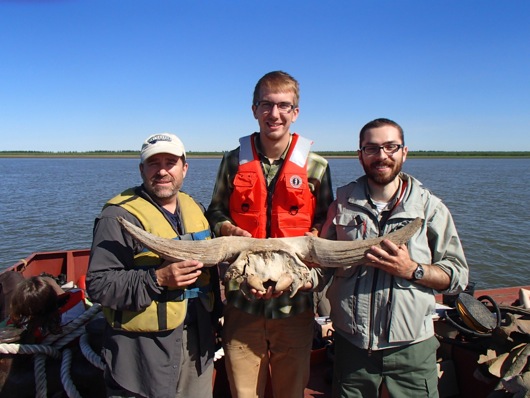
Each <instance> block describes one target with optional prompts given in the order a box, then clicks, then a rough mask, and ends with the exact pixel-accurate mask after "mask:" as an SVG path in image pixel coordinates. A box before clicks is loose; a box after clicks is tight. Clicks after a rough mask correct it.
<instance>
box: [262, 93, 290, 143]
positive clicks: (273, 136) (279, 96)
mask: <svg viewBox="0 0 530 398" xmlns="http://www.w3.org/2000/svg"><path fill="white" fill-rule="evenodd" d="M260 101H267V102H270V103H273V104H278V103H289V104H292V105H295V97H294V94H293V93H292V92H290V91H289V92H285V93H278V92H272V91H271V90H269V89H268V88H262V89H261V90H260ZM252 112H253V113H254V117H255V118H256V119H257V121H258V124H259V128H260V133H261V134H262V135H264V136H265V137H264V138H266V139H269V140H271V141H277V140H280V139H281V138H283V137H285V135H286V134H289V129H290V127H291V123H293V122H294V121H295V120H296V118H297V117H298V112H299V109H298V108H295V109H293V110H291V111H290V112H289V113H281V112H280V110H279V109H278V106H273V107H272V109H270V111H268V112H267V111H264V110H263V109H262V107H261V106H256V105H253V106H252Z"/></svg>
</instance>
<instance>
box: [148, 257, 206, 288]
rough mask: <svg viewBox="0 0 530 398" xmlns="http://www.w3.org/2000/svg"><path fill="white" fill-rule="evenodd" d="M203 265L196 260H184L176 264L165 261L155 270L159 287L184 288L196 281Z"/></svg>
mask: <svg viewBox="0 0 530 398" xmlns="http://www.w3.org/2000/svg"><path fill="white" fill-rule="evenodd" d="M202 267H204V264H203V263H201V262H199V261H196V260H185V261H179V262H177V263H171V262H169V261H165V262H164V263H163V264H162V266H161V267H160V268H157V269H156V270H155V273H156V279H157V282H158V284H159V285H160V286H167V287H176V288H180V289H182V288H185V287H188V286H190V285H192V284H193V283H195V282H196V281H197V278H198V277H199V275H201V273H202V271H201V268H202Z"/></svg>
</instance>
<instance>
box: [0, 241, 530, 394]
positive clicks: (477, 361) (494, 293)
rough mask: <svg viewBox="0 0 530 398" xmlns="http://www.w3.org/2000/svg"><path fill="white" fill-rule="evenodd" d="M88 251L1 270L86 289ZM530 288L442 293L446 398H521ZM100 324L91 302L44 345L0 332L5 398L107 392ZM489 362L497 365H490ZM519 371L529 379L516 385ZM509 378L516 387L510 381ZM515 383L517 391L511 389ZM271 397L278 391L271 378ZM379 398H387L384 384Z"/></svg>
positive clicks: (0, 387)
mask: <svg viewBox="0 0 530 398" xmlns="http://www.w3.org/2000/svg"><path fill="white" fill-rule="evenodd" d="M89 255H90V250H88V249H85V250H65V251H54V252H36V253H33V254H31V255H30V256H29V257H27V258H25V259H23V260H21V261H18V262H17V263H15V264H14V265H13V266H11V267H9V268H7V269H6V270H4V271H2V272H1V274H4V273H7V272H16V273H19V274H21V275H22V276H23V277H25V278H28V277H32V276H38V275H42V274H43V273H44V274H47V275H52V276H54V277H59V276H61V278H62V279H64V280H65V281H67V282H68V283H70V285H73V286H76V287H78V288H81V289H83V288H84V287H85V275H86V272H87V269H88V260H89ZM528 292H530V286H514V287H505V288H497V289H488V290H476V291H474V289H473V286H470V291H466V293H465V294H463V295H462V294H461V295H458V296H455V297H450V296H443V295H438V296H437V297H436V298H437V303H438V305H439V309H438V310H437V314H433V317H434V319H435V331H436V335H437V337H438V339H439V340H440V348H439V350H438V366H439V387H438V389H439V392H440V397H441V398H458V397H475V398H481V397H495V396H499V397H501V396H502V397H509V396H517V395H514V394H516V392H515V391H516V390H517V388H519V389H521V388H525V387H520V385H521V384H523V385H524V376H525V373H524V369H526V359H525V358H524V355H528V351H530V348H527V347H530V345H528V346H527V343H528V342H530V310H528V309H527V308H525V307H524V306H523V305H521V303H522V301H524V300H525V298H527V297H528V296H529V293H528ZM464 298H465V300H464ZM527 305H528V304H527ZM316 319H317V318H316ZM102 322H104V319H103V318H102V315H101V308H100V307H99V305H97V304H90V302H89V301H88V304H87V310H86V311H85V312H84V313H83V319H81V317H79V319H75V320H74V321H72V322H71V323H72V324H74V325H73V326H72V327H71V328H69V329H67V328H66V327H65V328H64V329H63V335H61V336H56V337H54V338H53V339H52V340H50V341H47V340H44V341H43V342H42V343H41V344H40V346H42V347H40V348H39V347H35V346H36V345H27V347H26V345H24V344H19V343H18V341H17V340H16V337H17V336H12V335H10V334H9V333H7V334H5V333H4V331H0V340H1V341H0V398H1V397H13V396H17V397H35V396H36V397H55V398H57V397H70V398H72V397H76V398H77V397H105V386H104V381H103V364H102V361H101V359H100V358H99V355H98V354H97V352H98V350H99V348H100V347H101V339H100V337H101V336H100V334H99V333H98V332H100V331H101V328H102ZM492 322H493V323H492ZM318 324H319V325H320V324H321V322H318ZM323 324H324V326H321V329H322V342H323V344H322V345H321V346H315V347H314V348H313V350H312V352H311V374H310V381H309V383H308V386H307V388H306V390H305V394H304V396H305V397H306V398H310V397H314V398H316V397H319V398H326V397H330V396H331V374H332V367H333V329H332V327H331V325H327V324H326V321H325V320H324V322H323ZM69 325H70V324H69ZM11 329H13V328H11ZM63 340H66V342H64V341H63ZM518 358H519V362H521V361H523V360H524V361H523V362H524V366H522V367H521V369H518V370H517V373H515V374H513V376H514V377H512V378H509V377H508V376H509V371H510V370H511V371H512V373H513V372H514V369H513V368H514V364H515V363H516V362H517V359H518ZM490 368H494V369H495V370H488V369H490ZM495 373H496V374H495ZM517 377H519V379H521V380H523V381H522V382H521V380H519V383H518V384H517V383H516V382H517V381H518V379H517ZM503 381H504V383H503ZM510 381H514V382H515V384H516V386H515V387H510V385H509V382H510ZM212 383H213V387H214V397H216V398H225V397H230V392H229V388H228V382H227V378H226V372H225V368H224V360H223V357H222V356H219V357H218V358H217V359H216V361H215V371H214V379H213V381H212ZM509 389H512V390H513V391H511V392H508V390H509ZM495 394H498V395H495ZM266 396H267V397H272V390H271V388H270V384H269V385H268V386H267V392H266ZM520 396H524V394H523V395H520ZM380 397H381V398H386V397H388V393H387V391H386V390H385V388H384V386H383V388H382V391H381V394H380Z"/></svg>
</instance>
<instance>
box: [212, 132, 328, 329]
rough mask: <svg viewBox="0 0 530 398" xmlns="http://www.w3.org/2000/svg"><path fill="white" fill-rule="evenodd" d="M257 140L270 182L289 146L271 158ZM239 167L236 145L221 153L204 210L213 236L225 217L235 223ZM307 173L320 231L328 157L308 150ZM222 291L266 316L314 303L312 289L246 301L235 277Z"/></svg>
mask: <svg viewBox="0 0 530 398" xmlns="http://www.w3.org/2000/svg"><path fill="white" fill-rule="evenodd" d="M256 144H257V145H256V148H257V151H258V154H259V157H260V160H261V164H262V166H263V172H264V175H265V177H266V180H267V184H270V183H271V181H272V180H273V179H274V177H275V176H276V174H277V173H278V171H279V170H280V168H281V166H282V165H283V162H284V159H285V156H286V154H287V151H288V149H289V148H287V149H286V150H285V151H284V153H283V154H282V156H281V158H280V159H278V160H274V161H270V160H269V159H268V158H267V157H265V155H263V153H262V151H261V149H260V147H259V140H257V142H256ZM238 167H239V148H236V149H234V150H233V151H230V152H228V153H226V154H225V155H224V156H223V160H222V161H221V165H220V166H219V171H218V173H217V181H216V184H215V188H214V191H213V195H212V201H211V203H210V206H209V207H208V210H207V211H206V213H205V215H206V218H207V219H208V221H209V222H210V225H211V227H212V229H213V231H214V234H215V235H216V236H220V227H221V224H222V223H223V222H224V221H230V222H231V223H233V224H235V223H234V221H233V220H232V219H231V218H230V214H229V203H230V196H231V194H232V191H233V189H234V185H233V181H234V177H235V175H236V173H237V170H238ZM307 175H308V183H309V188H310V189H311V192H312V193H313V195H315V197H316V208H315V216H314V220H313V228H316V229H318V230H319V231H320V229H321V228H322V225H323V224H324V222H325V220H326V214H327V210H328V207H329V206H330V205H331V202H333V191H332V187H331V176H330V170H329V165H328V162H327V160H326V159H324V158H323V157H321V156H319V155H317V154H315V153H312V152H310V153H309V158H308V162H307ZM225 295H226V298H227V301H228V303H229V304H232V305H234V306H235V307H237V308H239V309H241V310H243V311H245V312H247V313H249V314H254V315H263V316H265V317H266V318H269V319H277V318H286V317H289V316H291V315H295V314H299V313H302V312H303V311H305V310H307V309H308V308H312V306H313V304H312V293H311V292H298V293H297V294H296V295H295V296H294V297H293V298H289V295H288V294H286V293H284V294H282V295H281V296H280V297H278V298H273V299H270V300H258V299H254V300H251V301H249V300H247V299H246V298H244V297H243V295H242V294H241V292H240V291H239V285H238V284H237V283H236V282H234V281H230V283H228V284H227V286H226V287H225Z"/></svg>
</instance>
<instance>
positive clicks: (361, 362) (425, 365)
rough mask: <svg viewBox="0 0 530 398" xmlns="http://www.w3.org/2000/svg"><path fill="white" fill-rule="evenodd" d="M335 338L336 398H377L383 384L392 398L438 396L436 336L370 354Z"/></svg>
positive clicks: (437, 344)
mask: <svg viewBox="0 0 530 398" xmlns="http://www.w3.org/2000/svg"><path fill="white" fill-rule="evenodd" d="M334 336H335V339H334V340H335V359H334V369H333V398H377V397H378V396H379V390H380V387H381V384H382V383H385V385H386V387H387V389H388V391H389V393H390V397H392V398H401V397H403V398H416V397H417V398H437V397H438V372H437V369H436V349H437V348H438V346H439V345H440V344H439V343H438V340H437V339H436V338H435V337H432V338H430V339H427V340H425V341H422V342H420V343H416V344H412V345H409V346H406V347H400V348H389V349H386V350H378V351H372V352H371V353H370V354H368V351H367V350H361V349H360V348H357V347H356V346H354V345H353V344H351V343H350V342H348V341H347V340H346V339H345V338H343V337H341V336H340V334H339V333H335V335H334Z"/></svg>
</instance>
